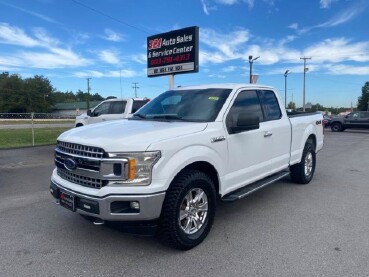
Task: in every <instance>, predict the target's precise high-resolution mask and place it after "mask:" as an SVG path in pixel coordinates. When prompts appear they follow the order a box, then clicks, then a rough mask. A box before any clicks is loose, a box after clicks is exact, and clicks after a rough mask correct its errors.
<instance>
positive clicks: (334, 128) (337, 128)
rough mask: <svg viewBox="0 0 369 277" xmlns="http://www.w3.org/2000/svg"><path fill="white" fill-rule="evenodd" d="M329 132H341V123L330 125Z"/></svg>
mask: <svg viewBox="0 0 369 277" xmlns="http://www.w3.org/2000/svg"><path fill="white" fill-rule="evenodd" d="M331 130H332V131H333V132H341V131H342V124H341V123H333V124H332V125H331Z"/></svg>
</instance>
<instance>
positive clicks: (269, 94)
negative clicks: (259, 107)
mask: <svg viewBox="0 0 369 277" xmlns="http://www.w3.org/2000/svg"><path fill="white" fill-rule="evenodd" d="M259 93H260V99H261V103H262V104H263V107H264V115H265V120H267V121H269V120H276V119H280V118H281V117H282V112H281V109H280V108H279V104H278V100H277V97H276V96H275V94H274V92H273V91H271V90H261V91H259Z"/></svg>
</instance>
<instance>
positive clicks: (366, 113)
mask: <svg viewBox="0 0 369 277" xmlns="http://www.w3.org/2000/svg"><path fill="white" fill-rule="evenodd" d="M368 117H369V112H360V118H366V119H368Z"/></svg>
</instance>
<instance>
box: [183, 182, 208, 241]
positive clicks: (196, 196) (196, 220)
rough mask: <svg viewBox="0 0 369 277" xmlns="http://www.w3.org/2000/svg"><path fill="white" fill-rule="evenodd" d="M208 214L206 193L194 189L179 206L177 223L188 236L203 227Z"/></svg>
mask: <svg viewBox="0 0 369 277" xmlns="http://www.w3.org/2000/svg"><path fill="white" fill-rule="evenodd" d="M207 214H208V197H207V196H206V193H205V192H204V191H203V190H202V189H200V188H195V189H192V190H190V191H189V192H188V193H187V194H186V196H185V197H184V198H183V201H182V203H181V206H180V211H179V218H178V223H179V226H180V227H181V229H182V230H183V231H184V232H185V233H186V234H188V235H191V234H194V233H196V232H197V231H199V230H200V229H201V227H202V226H203V225H204V222H205V220H206V217H207Z"/></svg>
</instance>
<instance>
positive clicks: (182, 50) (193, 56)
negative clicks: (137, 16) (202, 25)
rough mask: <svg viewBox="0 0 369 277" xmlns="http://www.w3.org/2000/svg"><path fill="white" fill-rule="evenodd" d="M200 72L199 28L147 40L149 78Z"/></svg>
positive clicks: (173, 32)
mask: <svg viewBox="0 0 369 277" xmlns="http://www.w3.org/2000/svg"><path fill="white" fill-rule="evenodd" d="M198 71H199V27H196V26H194V27H188V28H184V29H180V30H175V31H171V32H168V33H162V34H158V35H154V36H151V37H148V38H147V76H148V77H155V76H163V75H169V74H180V73H189V72H198Z"/></svg>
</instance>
